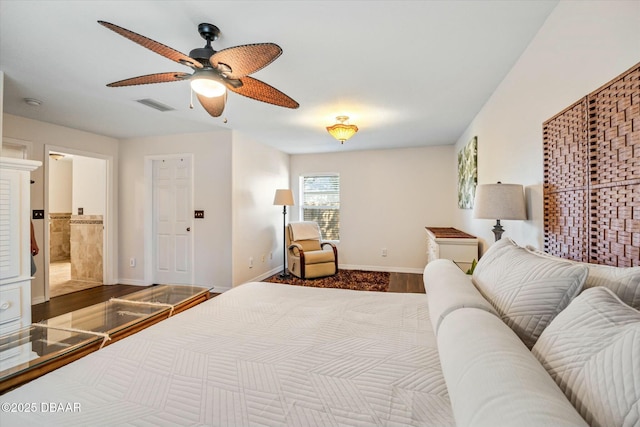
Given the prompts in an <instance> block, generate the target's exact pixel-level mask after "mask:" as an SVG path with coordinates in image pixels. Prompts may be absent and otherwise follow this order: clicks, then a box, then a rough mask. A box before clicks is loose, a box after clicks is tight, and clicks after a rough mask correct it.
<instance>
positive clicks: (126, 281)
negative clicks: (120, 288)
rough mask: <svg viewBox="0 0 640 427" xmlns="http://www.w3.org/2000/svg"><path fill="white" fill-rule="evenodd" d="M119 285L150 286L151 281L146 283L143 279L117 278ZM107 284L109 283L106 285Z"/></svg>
mask: <svg viewBox="0 0 640 427" xmlns="http://www.w3.org/2000/svg"><path fill="white" fill-rule="evenodd" d="M118 284H119V285H134V286H151V283H147V282H145V281H144V280H136V279H118ZM106 286H109V285H106Z"/></svg>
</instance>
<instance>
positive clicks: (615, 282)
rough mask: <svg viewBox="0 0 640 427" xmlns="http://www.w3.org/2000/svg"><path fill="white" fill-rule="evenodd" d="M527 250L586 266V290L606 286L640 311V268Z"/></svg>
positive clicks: (529, 248)
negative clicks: (584, 260) (593, 262)
mask: <svg viewBox="0 0 640 427" xmlns="http://www.w3.org/2000/svg"><path fill="white" fill-rule="evenodd" d="M527 250H528V251H529V252H531V253H533V254H535V255H539V256H545V257H551V258H554V259H557V260H561V261H566V262H573V263H576V264H584V265H586V266H587V268H588V269H589V275H588V276H587V280H586V281H585V282H584V288H585V289H587V288H593V287H595V286H604V287H605V288H609V289H611V290H612V291H613V293H614V294H616V295H617V296H618V298H620V299H621V300H622V301H623V302H624V303H626V304H628V305H630V306H631V307H633V308H635V309H638V310H640V267H613V266H610V265H601V264H591V263H579V262H578V261H573V260H569V259H564V258H558V257H554V256H553V255H550V254H548V253H546V252H543V251H540V250H538V249H536V248H534V247H532V246H527Z"/></svg>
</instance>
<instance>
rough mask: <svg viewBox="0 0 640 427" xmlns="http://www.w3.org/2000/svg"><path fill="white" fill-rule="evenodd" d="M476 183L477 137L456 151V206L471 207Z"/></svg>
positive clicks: (461, 207)
mask: <svg viewBox="0 0 640 427" xmlns="http://www.w3.org/2000/svg"><path fill="white" fill-rule="evenodd" d="M477 184H478V137H477V136H474V137H473V138H471V141H469V142H468V143H467V145H465V146H464V147H463V148H462V149H461V150H460V151H459V152H458V207H459V208H460V209H473V199H474V198H475V196H476V185H477Z"/></svg>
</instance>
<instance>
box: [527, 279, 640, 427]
mask: <svg viewBox="0 0 640 427" xmlns="http://www.w3.org/2000/svg"><path fill="white" fill-rule="evenodd" d="M532 352H533V354H534V355H535V356H536V357H537V358H538V360H540V362H541V363H542V365H543V366H544V367H545V369H546V370H547V372H548V373H549V375H551V377H552V378H553V379H554V380H555V381H556V383H557V384H558V385H559V386H560V388H561V389H562V391H564V393H565V395H566V396H567V398H568V399H569V400H570V401H571V403H572V404H573V405H574V407H575V408H576V409H577V410H578V412H579V413H580V415H582V417H583V418H584V419H585V420H586V421H587V422H588V423H589V424H590V425H591V426H607V427H618V426H637V425H640V311H638V310H635V309H634V308H632V307H629V306H628V305H626V304H625V303H624V302H622V301H621V300H620V299H619V298H618V297H617V296H616V295H615V294H614V293H613V292H612V291H611V290H609V289H607V288H604V287H595V288H591V289H587V290H585V291H584V292H583V293H582V294H581V295H580V296H579V297H577V298H576V299H575V300H574V301H573V302H571V304H570V305H569V307H567V308H566V309H565V310H564V311H563V312H562V313H560V314H559V315H558V317H556V319H555V320H554V321H553V322H551V325H549V327H548V328H547V329H545V331H544V332H543V333H542V335H541V336H540V339H539V340H538V342H537V343H536V345H535V346H534V347H533V350H532Z"/></svg>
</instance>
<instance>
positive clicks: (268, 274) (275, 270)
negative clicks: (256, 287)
mask: <svg viewBox="0 0 640 427" xmlns="http://www.w3.org/2000/svg"><path fill="white" fill-rule="evenodd" d="M281 271H282V267H276V268H272V269H271V270H269V271H267V272H266V273H262V274H261V275H259V276H256V277H254V278H252V279H249V280H247V281H246V282H244V283H249V282H262V281H263V280H264V279H266V278H267V277H271V276H273V275H274V274H276V273H280V272H281Z"/></svg>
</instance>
